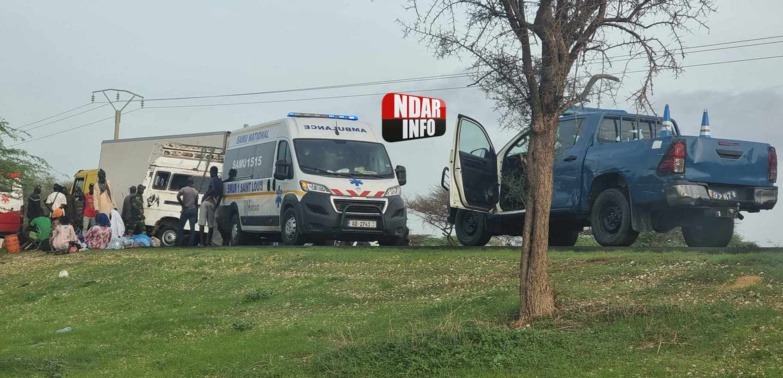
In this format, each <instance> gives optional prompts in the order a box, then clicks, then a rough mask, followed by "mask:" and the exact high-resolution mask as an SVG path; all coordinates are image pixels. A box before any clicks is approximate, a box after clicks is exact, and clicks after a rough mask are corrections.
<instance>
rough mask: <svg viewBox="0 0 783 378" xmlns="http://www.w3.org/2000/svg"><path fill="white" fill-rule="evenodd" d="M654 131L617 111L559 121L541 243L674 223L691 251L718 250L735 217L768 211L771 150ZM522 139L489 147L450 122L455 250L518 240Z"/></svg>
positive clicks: (475, 125)
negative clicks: (545, 238) (545, 237)
mask: <svg viewBox="0 0 783 378" xmlns="http://www.w3.org/2000/svg"><path fill="white" fill-rule="evenodd" d="M660 131H661V119H660V118H657V117H653V116H646V115H637V114H629V113H627V112H625V111H622V110H607V109H591V108H578V109H575V110H572V111H569V112H566V113H565V114H563V116H561V117H560V121H559V125H558V130H557V132H558V139H557V144H556V146H555V164H554V182H553V188H554V189H553V193H552V213H551V224H550V231H549V235H550V237H549V244H550V245H553V246H572V245H574V244H575V243H576V241H577V238H578V236H579V232H580V231H581V230H583V229H584V227H585V226H590V227H591V228H592V232H593V236H594V237H595V239H596V241H597V242H598V243H599V244H601V245H604V246H629V245H632V244H633V243H634V241H636V238H637V237H638V235H639V232H643V231H650V230H654V231H657V232H668V231H670V230H672V229H674V228H677V227H682V232H683V237H684V239H685V241H686V243H687V244H688V245H689V246H691V247H725V246H727V245H728V244H729V242H730V241H731V238H732V236H733V234H734V221H735V219H737V218H739V219H742V218H743V215H742V214H741V212H749V213H754V212H758V211H760V210H768V209H772V208H773V207H774V206H775V203H776V202H777V196H778V188H777V187H776V186H774V183H775V180H776V178H777V156H776V153H775V148H774V147H772V146H770V145H769V144H766V143H756V142H747V141H739V140H727V139H719V138H709V137H696V136H683V135H680V132H679V128H678V127H677V124H676V122H674V130H673V131H672V135H671V136H665V137H661V136H659V135H658V134H659V133H660ZM528 139H529V134H528V132H526V131H523V132H522V133H520V134H518V135H517V136H515V137H514V138H513V139H512V140H511V141H510V142H509V143H508V144H506V145H505V146H504V147H503V148H501V149H500V150H496V149H495V148H494V147H493V146H492V142H491V140H490V138H489V136H488V135H487V133H486V131H485V130H484V128H483V127H482V126H481V124H479V122H477V121H476V120H473V119H471V118H469V117H466V116H463V115H460V116H459V119H458V123H457V129H456V131H455V135H454V142H453V146H452V150H451V158H450V166H449V167H447V168H446V169H444V172H443V173H444V174H443V175H442V178H441V185H442V186H443V187H444V188H445V189H447V190H449V211H450V216H449V221H450V222H452V223H453V224H454V225H455V231H456V234H457V239H458V240H459V241H460V243H461V244H463V245H466V246H480V245H485V244H486V243H487V242H488V241H489V239H490V238H491V237H492V236H493V235H521V233H522V229H523V227H522V225H523V222H524V220H525V204H524V202H523V200H522V199H523V198H524V195H523V193H524V188H525V179H524V178H525V166H526V157H527V148H528ZM447 172H450V174H447Z"/></svg>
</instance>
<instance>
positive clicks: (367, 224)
mask: <svg viewBox="0 0 783 378" xmlns="http://www.w3.org/2000/svg"><path fill="white" fill-rule="evenodd" d="M377 225H378V222H376V221H374V220H357V219H349V220H348V227H355V228H376V227H377Z"/></svg>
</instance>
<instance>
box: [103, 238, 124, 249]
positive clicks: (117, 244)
mask: <svg viewBox="0 0 783 378" xmlns="http://www.w3.org/2000/svg"><path fill="white" fill-rule="evenodd" d="M122 248H123V245H122V241H120V239H117V238H115V239H112V240H111V241H110V242H109V244H108V245H107V246H106V249H122Z"/></svg>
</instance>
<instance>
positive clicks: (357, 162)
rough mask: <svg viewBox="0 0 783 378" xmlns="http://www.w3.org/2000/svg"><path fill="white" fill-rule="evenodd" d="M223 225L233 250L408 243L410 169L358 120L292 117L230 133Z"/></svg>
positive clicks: (336, 117) (222, 204)
mask: <svg viewBox="0 0 783 378" xmlns="http://www.w3.org/2000/svg"><path fill="white" fill-rule="evenodd" d="M232 169H234V170H236V174H237V175H236V178H235V180H234V181H228V182H225V183H224V186H223V195H224V198H223V201H222V202H221V206H220V210H219V214H220V217H219V220H218V222H219V225H220V227H221V228H223V229H224V230H226V231H228V230H230V234H231V240H230V244H231V245H241V244H247V243H251V242H253V241H254V240H257V239H260V238H261V237H263V238H265V239H268V240H274V241H282V242H283V243H284V244H286V245H301V244H304V243H314V244H321V243H323V242H326V241H328V240H344V241H378V242H379V243H380V244H381V245H405V244H406V242H407V236H408V229H407V213H406V209H405V203H404V202H403V200H402V197H401V193H402V190H401V188H400V187H401V186H402V185H405V181H406V178H405V177H406V174H405V168H404V167H402V166H397V167H396V168H394V167H393V166H392V163H391V161H390V160H389V155H388V154H387V152H386V148H385V147H384V145H383V144H382V143H381V139H380V138H379V134H378V133H376V132H375V130H373V127H372V125H370V124H368V123H366V122H360V121H359V120H358V118H357V117H356V116H346V115H334V114H310V113H289V114H288V117H286V118H283V119H279V120H276V121H272V122H267V123H262V124H259V125H255V126H251V127H246V128H243V129H240V130H237V131H234V132H232V133H231V136H230V138H229V140H228V143H227V148H226V155H225V160H224V165H223V170H222V172H223V176H224V179H226V177H228V175H229V173H230V170H232Z"/></svg>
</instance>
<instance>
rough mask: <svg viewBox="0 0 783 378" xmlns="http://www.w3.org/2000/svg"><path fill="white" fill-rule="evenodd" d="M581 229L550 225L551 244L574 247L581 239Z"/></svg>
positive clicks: (553, 245)
mask: <svg viewBox="0 0 783 378" xmlns="http://www.w3.org/2000/svg"><path fill="white" fill-rule="evenodd" d="M579 231H581V230H577V229H574V228H571V227H562V226H557V225H551V226H549V246H551V247H573V246H574V245H576V241H577V239H579Z"/></svg>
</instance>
